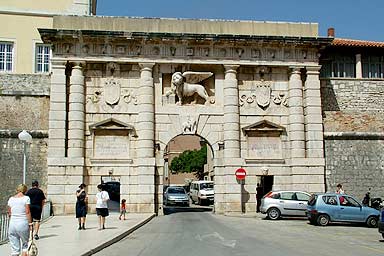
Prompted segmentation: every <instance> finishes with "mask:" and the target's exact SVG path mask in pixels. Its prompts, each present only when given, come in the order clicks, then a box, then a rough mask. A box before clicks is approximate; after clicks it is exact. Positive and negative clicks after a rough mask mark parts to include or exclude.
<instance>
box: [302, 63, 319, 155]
mask: <svg viewBox="0 0 384 256" xmlns="http://www.w3.org/2000/svg"><path fill="white" fill-rule="evenodd" d="M306 69H307V79H306V81H305V85H304V115H305V118H304V120H305V127H306V129H305V130H306V141H305V143H306V149H307V157H311V158H323V157H324V150H323V118H322V113H321V95H320V80H319V70H320V67H307V68H306Z"/></svg>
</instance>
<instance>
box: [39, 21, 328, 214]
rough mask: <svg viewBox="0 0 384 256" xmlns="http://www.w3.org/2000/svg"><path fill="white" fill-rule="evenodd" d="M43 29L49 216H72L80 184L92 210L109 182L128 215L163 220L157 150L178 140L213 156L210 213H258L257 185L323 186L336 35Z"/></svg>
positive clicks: (252, 28)
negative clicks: (241, 177) (194, 140)
mask: <svg viewBox="0 0 384 256" xmlns="http://www.w3.org/2000/svg"><path fill="white" fill-rule="evenodd" d="M40 33H41V35H42V38H43V41H44V42H45V43H48V44H51V45H53V47H54V52H53V58H52V77H51V91H50V93H51V96H50V115H49V144H48V145H49V146H48V161H47V162H48V194H49V196H50V198H51V199H52V201H53V203H54V210H55V212H56V213H58V214H60V213H70V212H73V209H74V208H73V191H74V190H75V189H76V187H77V186H78V184H80V183H82V182H84V183H86V184H89V191H88V192H89V194H90V195H91V196H90V198H91V201H90V207H91V208H94V207H93V206H94V203H95V202H94V200H92V198H93V197H92V195H93V194H95V193H96V185H97V184H99V183H100V181H101V180H102V177H103V176H108V175H114V176H119V179H120V182H121V190H120V191H121V196H122V197H124V198H126V199H127V207H128V211H130V212H153V211H155V212H158V211H159V209H161V207H162V191H163V189H162V186H163V184H162V181H163V175H164V150H165V147H166V145H167V144H168V143H169V141H171V140H172V139H173V138H175V137H176V136H178V135H181V134H194V135H198V136H200V137H202V138H204V139H205V140H206V141H207V142H208V143H209V145H210V147H211V148H212V150H213V170H214V180H215V212H216V213H231V212H240V211H242V209H245V211H246V212H254V211H255V199H254V198H255V197H254V196H253V195H254V193H255V187H256V183H257V182H260V181H262V180H263V181H264V182H265V183H268V184H265V185H266V186H267V185H268V186H270V187H272V186H273V188H275V189H293V188H295V189H302V190H306V191H324V190H325V187H324V173H325V169H324V167H325V159H324V149H323V125H322V122H323V120H322V111H321V98H320V79H319V70H320V66H319V64H318V63H319V60H318V56H319V55H318V53H319V49H320V48H322V47H324V46H326V45H328V44H329V43H330V41H331V39H329V38H319V37H318V34H317V24H309V23H265V22H251V21H210V20H176V19H135V18H112V17H65V16H61V17H55V18H54V28H53V29H40ZM240 167H242V168H244V169H246V171H247V178H246V181H245V186H244V188H245V189H244V191H243V196H242V197H241V195H240V193H241V186H240V184H239V182H238V181H237V180H236V178H235V175H234V173H235V171H236V169H237V168H240ZM265 177H267V178H265ZM264 178H265V179H264ZM240 198H243V202H241V201H240Z"/></svg>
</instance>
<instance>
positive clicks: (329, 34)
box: [328, 28, 335, 37]
mask: <svg viewBox="0 0 384 256" xmlns="http://www.w3.org/2000/svg"><path fill="white" fill-rule="evenodd" d="M328 37H335V29H334V28H328Z"/></svg>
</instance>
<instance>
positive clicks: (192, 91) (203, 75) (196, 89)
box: [166, 71, 213, 105]
mask: <svg viewBox="0 0 384 256" xmlns="http://www.w3.org/2000/svg"><path fill="white" fill-rule="evenodd" d="M212 75H213V73H212V72H193V71H187V72H184V73H181V72H175V73H174V74H173V75H172V78H171V90H170V91H169V92H167V94H166V96H169V95H170V94H172V93H175V94H176V95H177V97H178V98H179V101H178V102H177V103H176V104H178V105H182V104H183V103H184V102H185V99H186V98H187V97H190V96H193V97H194V100H193V101H192V102H191V103H192V104H195V103H196V102H197V99H198V97H201V98H202V99H204V100H205V102H209V101H208V100H209V96H208V93H207V91H206V90H205V88H204V86H203V85H201V84H198V83H200V82H202V81H203V80H205V79H207V78H209V77H211V76H212Z"/></svg>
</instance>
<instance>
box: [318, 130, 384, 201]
mask: <svg viewBox="0 0 384 256" xmlns="http://www.w3.org/2000/svg"><path fill="white" fill-rule="evenodd" d="M383 152H384V137H383V136H382V137H380V138H376V139H375V138H361V135H360V136H348V135H346V136H341V137H335V136H326V139H325V154H326V186H327V190H328V191H335V190H336V185H337V184H338V183H341V184H343V187H344V189H345V191H346V193H348V194H352V195H355V196H356V197H357V198H358V199H360V200H362V199H363V197H364V195H365V193H366V192H367V191H368V188H371V196H373V197H381V198H384V187H383V182H384V178H383V177H384V154H383Z"/></svg>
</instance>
